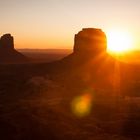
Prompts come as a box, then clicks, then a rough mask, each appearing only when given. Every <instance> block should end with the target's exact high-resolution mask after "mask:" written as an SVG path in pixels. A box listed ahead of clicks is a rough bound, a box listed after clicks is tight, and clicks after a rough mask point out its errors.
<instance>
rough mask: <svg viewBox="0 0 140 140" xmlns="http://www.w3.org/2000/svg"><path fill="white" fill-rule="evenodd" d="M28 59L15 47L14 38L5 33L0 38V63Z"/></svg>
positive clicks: (19, 61) (21, 61) (20, 61)
mask: <svg viewBox="0 0 140 140" xmlns="http://www.w3.org/2000/svg"><path fill="white" fill-rule="evenodd" d="M27 61H28V59H27V58H26V57H25V56H24V55H22V54H21V53H19V52H18V51H16V50H15V49H14V38H13V37H12V36H11V34H4V35H3V36H2V37H1V38H0V63H24V62H27Z"/></svg>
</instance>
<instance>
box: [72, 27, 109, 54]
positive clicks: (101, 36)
mask: <svg viewBox="0 0 140 140" xmlns="http://www.w3.org/2000/svg"><path fill="white" fill-rule="evenodd" d="M106 48H107V39H106V35H105V33H104V32H103V31H102V30H101V29H96V28H83V29H82V31H80V32H79V33H78V34H76V35H75V39H74V53H75V54H76V53H77V54H87V55H89V54H92V56H93V54H98V53H101V52H105V51H106Z"/></svg>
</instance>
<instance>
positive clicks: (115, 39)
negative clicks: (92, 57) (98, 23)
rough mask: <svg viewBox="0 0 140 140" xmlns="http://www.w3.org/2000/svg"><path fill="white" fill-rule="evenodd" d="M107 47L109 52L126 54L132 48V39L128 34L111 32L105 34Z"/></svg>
mask: <svg viewBox="0 0 140 140" xmlns="http://www.w3.org/2000/svg"><path fill="white" fill-rule="evenodd" d="M107 45H108V51H109V52H112V53H124V52H128V51H131V50H132V48H133V38H132V36H131V35H130V34H129V33H128V32H125V31H119V30H111V31H108V32H107Z"/></svg>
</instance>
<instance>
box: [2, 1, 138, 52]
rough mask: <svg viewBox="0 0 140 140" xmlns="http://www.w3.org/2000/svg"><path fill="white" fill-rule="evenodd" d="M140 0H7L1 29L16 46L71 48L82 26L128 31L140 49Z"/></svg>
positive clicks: (3, 10) (3, 8)
mask: <svg viewBox="0 0 140 140" xmlns="http://www.w3.org/2000/svg"><path fill="white" fill-rule="evenodd" d="M139 9H140V1H139V0H129V1H127V0H123V1H121V0H118V1H112V0H106V1H103V0H98V1H92V0H86V1H85V0H76V1H75V0H71V1H69V0H24V1H23V0H13V1H11V0H4V1H2V0H1V1H0V18H1V22H0V31H1V33H0V34H1V35H2V34H4V33H11V34H12V35H13V36H14V38H15V47H16V48H35V49H37V48H39V49H46V48H66V49H67V48H69V49H72V47H73V38H74V34H75V33H77V32H78V31H79V30H81V28H86V27H96V28H101V29H103V31H105V32H107V31H108V30H110V29H112V28H113V29H114V28H115V29H119V30H120V31H121V30H124V31H128V32H129V33H130V34H131V35H132V36H133V38H134V39H135V43H134V44H135V45H134V46H135V49H139V50H140V45H139V44H140V41H139V37H140V29H139V25H140V19H139V16H140V12H139Z"/></svg>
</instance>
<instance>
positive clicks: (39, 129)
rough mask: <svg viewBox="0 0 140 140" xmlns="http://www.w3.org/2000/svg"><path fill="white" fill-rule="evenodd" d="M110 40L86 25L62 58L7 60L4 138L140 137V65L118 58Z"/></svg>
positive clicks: (0, 109) (1, 118) (0, 100)
mask: <svg viewBox="0 0 140 140" xmlns="http://www.w3.org/2000/svg"><path fill="white" fill-rule="evenodd" d="M8 38H9V41H8V42H10V43H9V44H11V45H10V47H9V45H8V44H7V43H6V44H7V45H2V46H7V47H6V48H7V50H8V51H9V52H10V51H12V50H13V45H12V43H13V41H12V40H13V39H12V37H11V36H10V35H8ZM6 42H7V41H6ZM106 44H107V43H106V35H105V33H104V32H103V31H102V30H100V29H95V28H86V29H83V30H82V31H80V32H79V33H78V34H76V35H75V42H74V50H73V53H72V54H70V55H69V56H67V57H65V58H63V59H62V60H59V61H55V62H52V63H40V64H37V63H36V64H32V63H28V64H24V65H1V67H0V79H1V80H0V140H140V133H139V130H140V97H139V96H140V94H139V93H140V87H139V84H140V82H139V81H140V75H139V73H140V66H137V65H127V64H124V63H121V62H119V61H117V60H116V59H114V58H112V57H111V56H110V55H109V54H107V52H106V48H107V45H106ZM4 49H5V47H4ZM3 51H4V50H3ZM8 51H6V52H8Z"/></svg>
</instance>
